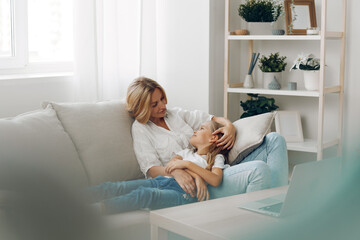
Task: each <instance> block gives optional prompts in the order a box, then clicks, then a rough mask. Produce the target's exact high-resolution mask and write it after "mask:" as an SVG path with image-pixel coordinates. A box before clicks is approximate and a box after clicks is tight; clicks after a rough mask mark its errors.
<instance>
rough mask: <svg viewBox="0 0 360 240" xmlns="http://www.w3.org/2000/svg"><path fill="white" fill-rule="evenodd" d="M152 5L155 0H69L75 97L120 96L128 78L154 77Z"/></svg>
mask: <svg viewBox="0 0 360 240" xmlns="http://www.w3.org/2000/svg"><path fill="white" fill-rule="evenodd" d="M155 6H156V0H75V5H74V38H75V45H74V46H75V47H74V49H75V80H76V87H77V91H76V93H77V96H76V99H77V100H78V101H100V100H108V99H122V98H125V96H126V91H127V87H128V85H129V83H130V82H131V81H132V80H133V79H134V78H136V77H138V76H141V75H147V76H149V77H153V78H156V64H155V63H156V49H155V47H154V46H155V45H156V44H155V43H156V27H155V26H156V17H155V15H156V14H155V13H154V12H153V11H152V10H155V9H156V7H155ZM152 46H153V47H152ZM143 49H145V50H144V51H142V50H143Z"/></svg>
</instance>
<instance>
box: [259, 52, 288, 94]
mask: <svg viewBox="0 0 360 240" xmlns="http://www.w3.org/2000/svg"><path fill="white" fill-rule="evenodd" d="M279 55H280V54H279V53H278V52H277V53H271V54H270V56H268V57H267V56H264V55H263V56H262V57H261V58H260V60H259V68H260V70H261V71H262V72H263V81H264V88H270V89H274V87H272V85H271V83H272V82H273V81H274V78H275V79H276V80H275V81H277V82H278V83H279V85H280V87H281V84H282V74H281V73H282V72H283V71H284V70H285V67H286V65H287V63H286V62H285V59H286V57H285V56H281V57H280V56H279ZM275 89H276V88H275Z"/></svg>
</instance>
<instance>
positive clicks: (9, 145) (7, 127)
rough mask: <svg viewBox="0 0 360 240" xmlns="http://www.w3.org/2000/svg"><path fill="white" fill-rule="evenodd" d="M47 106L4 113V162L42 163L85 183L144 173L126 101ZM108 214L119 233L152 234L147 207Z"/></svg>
mask: <svg viewBox="0 0 360 240" xmlns="http://www.w3.org/2000/svg"><path fill="white" fill-rule="evenodd" d="M44 106H46V108H45V109H41V110H37V111H34V112H30V113H25V114H22V115H19V116H17V117H15V118H9V119H0V159H1V166H0V168H2V169H4V166H7V163H12V165H14V164H16V166H17V167H16V168H23V169H24V168H25V169H26V168H32V169H37V170H39V169H40V170H41V171H45V172H47V173H49V174H51V176H52V178H55V179H57V180H59V181H61V182H63V183H64V184H66V186H68V185H72V186H73V187H80V188H82V187H84V186H88V185H96V184H99V183H102V182H106V181H121V180H130V179H138V178H143V177H144V176H143V174H142V173H141V172H140V169H139V166H138V163H137V161H136V158H135V154H134V151H133V145H132V137H131V125H132V122H133V120H132V118H131V117H129V115H128V113H127V111H126V109H125V104H124V102H121V101H109V102H100V103H71V104H70V103H69V104H56V103H50V104H44ZM14 176H15V174H14ZM2 187H3V186H2ZM0 190H1V189H0ZM104 218H105V219H104V220H105V222H106V223H107V226H106V227H108V228H111V229H112V230H113V231H114V233H115V232H116V234H115V235H114V236H116V239H150V225H149V213H148V212H147V211H134V212H129V213H124V214H116V215H110V216H105V217H104Z"/></svg>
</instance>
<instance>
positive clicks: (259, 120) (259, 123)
mask: <svg viewBox="0 0 360 240" xmlns="http://www.w3.org/2000/svg"><path fill="white" fill-rule="evenodd" d="M274 116H275V113H272V112H271V113H264V114H260V115H256V116H252V117H247V118H242V119H239V120H237V121H235V122H234V123H233V124H234V126H235V128H236V140H235V143H234V146H233V148H232V149H231V150H230V152H229V155H228V158H229V164H230V165H234V164H238V163H240V162H241V161H242V160H243V159H244V158H245V157H246V156H247V155H249V154H250V153H251V152H252V151H254V150H255V149H256V148H257V147H259V146H260V145H261V143H262V142H263V140H264V137H265V135H266V134H267V133H269V132H270V129H271V124H272V122H273V120H274Z"/></svg>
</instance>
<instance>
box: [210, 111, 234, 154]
mask: <svg viewBox="0 0 360 240" xmlns="http://www.w3.org/2000/svg"><path fill="white" fill-rule="evenodd" d="M211 120H213V121H215V122H217V123H220V124H222V125H224V127H221V128H219V129H218V130H216V131H215V132H213V134H218V133H220V132H221V133H223V134H224V136H222V137H221V138H220V139H219V140H217V141H216V143H217V145H218V146H223V149H231V148H232V147H233V146H234V143H235V135H236V129H235V127H234V125H233V124H232V123H231V121H230V120H229V119H227V118H224V117H216V116H214V117H213V118H212V119H211Z"/></svg>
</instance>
